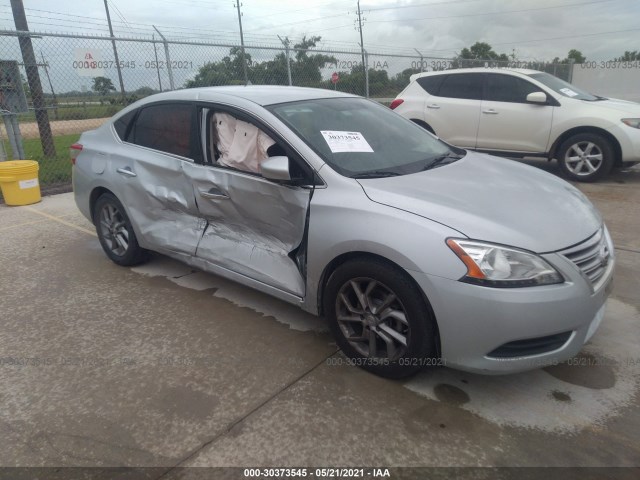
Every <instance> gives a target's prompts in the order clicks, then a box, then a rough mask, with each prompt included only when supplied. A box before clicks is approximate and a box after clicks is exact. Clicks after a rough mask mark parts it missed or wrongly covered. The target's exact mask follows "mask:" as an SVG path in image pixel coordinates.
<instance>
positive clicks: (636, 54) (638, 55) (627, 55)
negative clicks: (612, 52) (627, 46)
mask: <svg viewBox="0 0 640 480" xmlns="http://www.w3.org/2000/svg"><path fill="white" fill-rule="evenodd" d="M636 60H640V51H638V50H634V51H633V52H630V51H628V50H625V52H624V55H622V56H621V57H616V58H614V59H613V61H614V62H635V61H636Z"/></svg>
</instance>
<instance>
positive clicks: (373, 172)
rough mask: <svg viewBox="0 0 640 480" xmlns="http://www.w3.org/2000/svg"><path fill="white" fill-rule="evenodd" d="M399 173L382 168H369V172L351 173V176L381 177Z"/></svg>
mask: <svg viewBox="0 0 640 480" xmlns="http://www.w3.org/2000/svg"><path fill="white" fill-rule="evenodd" d="M398 175H400V174H399V173H398V172H389V171H384V170H371V171H370V172H363V173H356V174H355V175H351V178H382V177H397V176H398Z"/></svg>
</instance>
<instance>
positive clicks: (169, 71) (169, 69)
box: [153, 25, 176, 90]
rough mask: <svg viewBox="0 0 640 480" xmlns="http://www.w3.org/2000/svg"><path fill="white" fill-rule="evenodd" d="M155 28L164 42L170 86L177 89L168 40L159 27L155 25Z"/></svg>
mask: <svg viewBox="0 0 640 480" xmlns="http://www.w3.org/2000/svg"><path fill="white" fill-rule="evenodd" d="M153 28H155V29H156V32H158V35H160V38H162V43H163V44H164V58H166V60H167V73H168V74H169V87H171V90H175V89H176V87H175V85H174V84H173V69H172V68H171V57H170V56H169V43H168V42H167V39H166V38H165V37H164V35H162V32H161V31H160V30H158V27H156V26H155V25H154V26H153Z"/></svg>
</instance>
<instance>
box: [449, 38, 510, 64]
mask: <svg viewBox="0 0 640 480" xmlns="http://www.w3.org/2000/svg"><path fill="white" fill-rule="evenodd" d="M458 58H462V59H466V60H498V61H501V62H507V61H509V57H508V56H507V55H506V54H505V53H500V54H498V53H496V52H494V51H493V48H491V45H489V44H488V43H486V42H476V43H474V44H473V45H471V47H469V48H466V47H465V48H463V49H462V50H461V51H460V53H459V54H458Z"/></svg>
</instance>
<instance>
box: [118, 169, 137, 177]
mask: <svg viewBox="0 0 640 480" xmlns="http://www.w3.org/2000/svg"><path fill="white" fill-rule="evenodd" d="M116 172H118V173H120V174H122V175H124V176H126V177H137V176H138V175H137V174H136V172H134V171H133V170H131V167H122V168H118V169H117V170H116Z"/></svg>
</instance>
